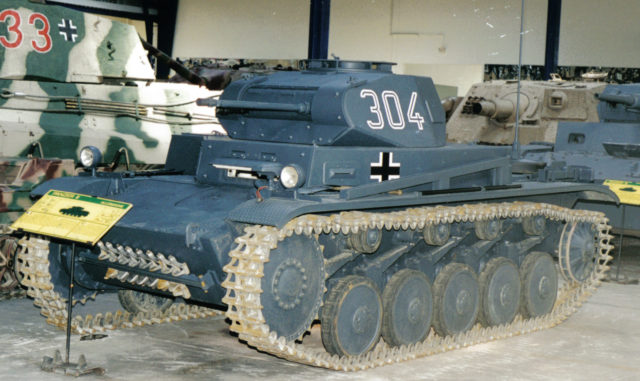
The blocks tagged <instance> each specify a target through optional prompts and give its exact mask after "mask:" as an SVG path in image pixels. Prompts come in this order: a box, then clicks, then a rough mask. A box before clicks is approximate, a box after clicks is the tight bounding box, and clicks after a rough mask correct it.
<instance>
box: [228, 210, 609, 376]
mask: <svg viewBox="0 0 640 381" xmlns="http://www.w3.org/2000/svg"><path fill="white" fill-rule="evenodd" d="M538 215H541V216H545V217H546V218H548V219H551V220H556V221H566V222H567V223H577V222H587V223H591V224H593V225H594V226H595V227H596V229H597V233H596V234H597V238H598V242H597V255H598V258H597V262H596V266H595V268H594V271H593V273H592V274H591V276H590V277H589V278H588V279H587V280H586V281H584V282H583V283H577V282H571V281H568V280H567V282H566V283H565V284H564V285H563V286H562V287H560V288H559V290H558V297H557V300H556V304H555V306H554V308H553V310H552V311H551V312H550V313H548V314H547V315H544V316H541V317H538V318H534V319H523V318H522V317H521V316H517V317H516V319H515V320H514V321H513V322H512V323H510V324H508V325H502V326H498V327H490V328H484V327H482V326H480V324H476V325H475V326H474V327H473V328H472V329H471V330H469V331H467V332H464V333H461V334H458V335H455V336H448V337H439V336H437V335H436V334H435V333H434V331H433V330H432V331H431V332H430V334H429V335H428V337H427V338H426V339H425V340H424V341H423V342H420V343H416V344H412V345H408V346H402V347H393V348H392V347H390V346H388V345H387V344H385V343H384V341H383V340H381V341H380V342H379V343H378V345H377V346H376V347H375V348H374V349H373V350H371V351H370V352H368V353H366V354H363V355H360V356H352V357H339V356H337V355H331V354H329V353H327V352H325V351H324V349H320V348H311V347H309V346H305V345H304V344H303V343H300V342H296V341H287V340H286V339H285V338H284V337H278V335H277V334H276V333H275V332H272V331H271V330H270V328H269V326H268V325H267V324H266V323H265V320H264V318H263V315H262V305H261V300H260V294H261V292H262V290H261V278H262V269H263V266H264V263H265V262H267V261H268V260H269V252H270V251H271V250H273V249H275V248H276V247H277V245H278V242H280V241H282V240H284V239H285V238H286V237H289V236H291V235H293V234H296V235H300V234H305V235H307V236H312V235H317V234H321V233H329V232H334V233H338V232H342V233H344V234H348V233H350V232H353V233H356V232H358V231H359V230H360V229H365V228H378V229H382V228H385V229H394V230H398V229H404V230H406V229H422V228H424V227H425V226H428V225H430V224H439V223H445V222H446V223H451V222H474V221H481V220H488V219H492V218H520V217H529V216H538ZM609 230H610V226H609V225H607V219H606V217H604V215H603V214H601V213H598V212H590V211H582V210H570V209H565V208H562V207H558V206H554V205H548V204H537V203H525V202H515V203H503V204H471V205H464V206H458V207H442V206H438V207H425V208H415V209H407V210H404V211H399V212H391V213H364V212H343V213H340V214H336V215H332V216H316V215H306V216H302V217H298V218H296V219H294V220H292V221H290V222H289V223H288V224H287V225H286V226H285V227H284V228H282V229H276V228H274V227H270V226H249V227H247V228H245V234H244V235H243V236H241V237H239V238H237V239H236V243H237V246H236V247H235V248H234V249H233V250H232V251H231V252H230V254H229V256H230V258H231V261H230V263H229V264H227V265H226V266H225V268H224V270H225V272H226V273H227V278H226V279H225V281H224V283H223V286H224V287H225V288H226V289H227V293H226V296H225V298H224V299H223V301H224V302H225V303H226V304H227V305H228V306H229V308H228V310H227V312H226V316H227V317H228V318H229V319H230V320H231V322H232V323H231V330H232V331H234V332H236V333H238V335H239V338H240V339H241V340H244V341H246V342H247V344H248V345H250V346H252V347H255V348H257V349H258V350H260V351H264V352H267V353H270V354H272V355H275V356H278V357H281V358H284V359H287V360H290V361H294V362H298V363H303V364H308V365H313V366H317V367H324V368H329V369H335V370H343V371H357V370H363V369H368V368H375V367H378V366H382V365H387V364H392V363H397V362H401V361H406V360H410V359H415V358H419V357H424V356H429V355H433V354H437V353H441V352H446V351H449V350H453V349H458V348H463V347H467V346H470V345H474V344H479V343H484V342H488V341H492V340H498V339H502V338H507V337H511V336H515V335H521V334H525V333H530V332H534V331H538V330H542V329H545V328H551V327H553V326H555V325H557V324H559V323H561V322H562V321H564V320H565V319H567V318H568V317H569V316H570V315H571V314H573V313H574V312H575V311H576V310H577V308H578V307H579V306H580V305H581V304H582V303H583V302H584V301H585V300H586V299H587V298H588V297H589V296H590V295H591V294H592V293H593V292H594V291H595V289H596V288H597V286H599V284H600V282H601V280H602V279H603V277H604V275H605V272H606V271H607V270H608V269H609V266H608V262H609V261H610V260H611V259H612V257H611V256H609V251H610V250H611V248H612V246H611V245H610V244H609V240H610V239H611V238H612V236H611V235H609ZM559 249H561V248H559ZM309 328H310V327H309Z"/></svg>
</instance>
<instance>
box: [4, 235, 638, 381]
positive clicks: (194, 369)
mask: <svg viewBox="0 0 640 381" xmlns="http://www.w3.org/2000/svg"><path fill="white" fill-rule="evenodd" d="M633 245H634V244H631V246H632V247H631V249H630V250H627V249H626V246H627V245H625V254H624V255H623V264H624V266H623V267H622V271H621V278H620V279H622V280H623V282H620V283H618V282H607V283H604V284H603V285H602V286H601V287H600V289H599V290H598V291H597V292H596V294H595V295H594V296H593V297H592V298H591V299H590V300H589V301H588V302H587V303H586V304H585V305H583V306H582V308H581V309H580V310H579V311H578V312H577V313H576V314H574V315H573V316H572V317H571V318H569V319H568V320H567V321H566V322H564V323H563V324H561V325H559V326H557V327H555V328H552V329H549V330H546V331H542V332H537V333H533V334H530V335H525V336H518V337H513V338H509V339H505V340H501V341H496V342H491V343H487V344H481V345H476V346H474V347H470V348H465V349H461V350H457V351H452V352H448V353H444V354H439V355H435V356H431V357H428V358H423V359H418V360H414V361H409V362H405V363H401V364H395V365H390V366H385V367H382V368H377V369H374V370H369V371H363V372H358V373H341V372H336V371H330V370H325V369H318V368H313V367H309V366H305V365H298V364H292V363H289V362H287V361H284V360H280V359H278V358H275V357H272V356H269V355H267V354H264V353H260V352H257V351H255V350H253V349H251V348H249V347H247V346H246V345H244V344H242V343H240V342H239V341H238V340H237V338H235V337H233V336H231V335H230V334H229V332H228V325H227V323H226V322H225V320H224V318H223V317H215V318H210V319H202V320H194V321H185V322H178V323H172V324H163V325H158V326H150V327H143V328H137V329H127V330H119V331H115V332H110V333H109V335H108V337H107V338H104V339H101V340H96V341H79V338H78V337H77V336H76V337H73V339H72V347H71V359H72V361H75V360H76V359H77V357H78V355H79V354H80V353H84V354H85V356H86V357H87V360H88V362H89V364H90V365H91V366H101V367H104V368H106V374H105V375H104V376H85V377H84V379H87V380H154V379H156V380H185V379H188V380H246V379H258V378H259V379H267V380H299V379H304V380H321V379H322V380H325V379H329V380H347V379H349V380H403V381H405V380H416V379H425V380H427V379H437V380H460V379H463V380H466V379H474V380H495V379H503V380H507V379H508V380H514V379H517V380H572V379H579V380H584V379H602V380H636V379H639V378H640V362H638V359H639V358H640V340H639V339H638V338H639V337H640V286H639V285H638V284H637V283H638V282H637V279H638V278H640V256H637V255H635V253H637V252H638V251H637V249H639V248H640V243H638V241H635V245H636V246H633ZM632 254H633V255H632ZM615 270H616V269H615V268H614V269H613V271H612V274H611V275H613V276H615ZM111 302H112V301H111ZM64 346H65V335H64V332H62V331H60V330H57V329H55V328H53V327H51V326H48V325H47V324H46V323H45V321H44V319H43V318H42V317H41V316H40V315H39V313H38V310H37V308H36V307H34V306H33V304H32V302H31V300H29V299H14V300H8V301H2V302H0V380H3V381H9V380H66V379H68V377H65V376H62V375H57V374H51V373H44V372H42V371H41V370H40V367H39V366H40V362H41V360H42V357H43V356H51V355H52V354H53V352H54V350H55V349H59V350H61V351H62V352H63V355H64Z"/></svg>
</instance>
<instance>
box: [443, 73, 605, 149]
mask: <svg viewBox="0 0 640 381" xmlns="http://www.w3.org/2000/svg"><path fill="white" fill-rule="evenodd" d="M517 86H518V84H517V81H502V80H499V81H489V82H484V83H478V84H475V85H473V86H472V87H471V89H470V90H469V92H468V93H467V95H466V96H465V97H464V99H463V100H462V102H461V104H460V106H459V107H457V108H456V109H455V111H454V113H453V115H452V116H451V118H450V119H449V120H448V122H447V138H448V140H449V141H451V142H456V143H472V142H474V143H475V142H477V143H484V144H505V145H506V144H511V143H512V142H513V139H514V136H515V132H514V131H515V130H514V127H515V122H516V96H517ZM605 86H606V84H604V83H599V82H565V81H547V82H541V81H522V82H521V89H520V91H521V93H520V114H519V115H520V123H519V124H520V130H519V134H518V136H519V139H518V140H519V141H520V143H521V144H529V143H532V142H547V143H553V142H555V136H556V129H557V126H558V122H559V121H574V122H597V121H598V113H597V111H596V106H597V105H598V101H597V99H595V97H594V94H595V93H597V92H600V91H602V90H603V89H604V87H605Z"/></svg>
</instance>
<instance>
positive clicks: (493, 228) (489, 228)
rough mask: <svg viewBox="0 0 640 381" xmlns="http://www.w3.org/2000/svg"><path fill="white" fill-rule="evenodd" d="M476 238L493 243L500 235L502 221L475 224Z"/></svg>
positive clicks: (485, 221)
mask: <svg viewBox="0 0 640 381" xmlns="http://www.w3.org/2000/svg"><path fill="white" fill-rule="evenodd" d="M475 230H476V236H477V237H478V238H479V239H482V240H485V241H491V240H494V239H496V238H498V236H499V235H500V231H501V230H502V220H484V221H477V222H476V224H475Z"/></svg>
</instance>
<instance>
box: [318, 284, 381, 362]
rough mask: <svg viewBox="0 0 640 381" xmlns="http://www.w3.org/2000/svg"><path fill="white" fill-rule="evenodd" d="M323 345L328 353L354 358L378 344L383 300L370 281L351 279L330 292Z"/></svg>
mask: <svg viewBox="0 0 640 381" xmlns="http://www.w3.org/2000/svg"><path fill="white" fill-rule="evenodd" d="M320 320H321V322H322V343H323V344H324V347H325V349H326V350H327V352H329V353H332V354H337V355H340V356H357V355H360V354H363V353H366V352H368V351H370V350H371V349H372V348H373V347H374V346H375V345H376V343H377V342H378V340H380V330H381V329H380V328H381V325H382V300H381V299H380V293H379V292H378V288H377V287H376V285H375V284H374V283H373V281H371V279H369V278H367V277H364V276H359V275H350V276H347V277H344V278H342V279H340V280H338V281H337V283H336V284H335V285H334V287H333V288H332V289H331V291H329V293H328V295H327V297H326V300H325V303H324V306H323V307H322V314H321V317H320Z"/></svg>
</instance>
